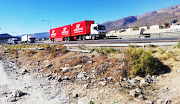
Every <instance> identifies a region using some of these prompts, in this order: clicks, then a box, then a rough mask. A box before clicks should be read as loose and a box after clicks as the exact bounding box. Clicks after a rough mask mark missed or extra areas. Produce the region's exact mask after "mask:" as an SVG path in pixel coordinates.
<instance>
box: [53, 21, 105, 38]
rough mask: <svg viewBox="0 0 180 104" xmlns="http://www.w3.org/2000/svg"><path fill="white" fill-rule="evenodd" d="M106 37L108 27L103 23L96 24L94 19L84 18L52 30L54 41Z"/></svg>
mask: <svg viewBox="0 0 180 104" xmlns="http://www.w3.org/2000/svg"><path fill="white" fill-rule="evenodd" d="M105 37H106V28H105V26H104V25H103V24H94V21H89V20H84V21H81V22H77V23H74V24H71V25H66V26H62V27H58V28H54V29H51V30H50V39H51V40H52V41H70V40H76V39H79V40H85V39H92V40H95V39H102V38H105Z"/></svg>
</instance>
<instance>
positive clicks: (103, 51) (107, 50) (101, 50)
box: [95, 47, 118, 55]
mask: <svg viewBox="0 0 180 104" xmlns="http://www.w3.org/2000/svg"><path fill="white" fill-rule="evenodd" d="M95 52H97V53H100V54H105V55H106V54H108V53H116V52H118V50H116V49H114V48H112V47H111V48H96V49H95Z"/></svg>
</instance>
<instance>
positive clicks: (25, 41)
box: [21, 35, 36, 43]
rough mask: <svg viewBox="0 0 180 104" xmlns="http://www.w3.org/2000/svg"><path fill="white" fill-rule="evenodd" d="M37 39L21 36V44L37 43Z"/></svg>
mask: <svg viewBox="0 0 180 104" xmlns="http://www.w3.org/2000/svg"><path fill="white" fill-rule="evenodd" d="M35 39H36V38H35V37H34V36H33V35H23V36H21V43H35Z"/></svg>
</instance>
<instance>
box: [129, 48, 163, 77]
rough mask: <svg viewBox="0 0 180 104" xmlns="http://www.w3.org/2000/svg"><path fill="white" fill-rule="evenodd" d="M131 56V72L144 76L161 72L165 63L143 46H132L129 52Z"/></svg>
mask: <svg viewBox="0 0 180 104" xmlns="http://www.w3.org/2000/svg"><path fill="white" fill-rule="evenodd" d="M127 53H128V54H127V55H129V57H130V64H131V65H132V67H131V74H133V75H136V76H141V77H144V76H146V75H148V74H149V75H154V74H155V75H156V74H159V72H160V70H161V68H162V66H163V64H162V63H161V62H160V61H159V60H158V59H157V58H154V57H153V56H152V55H151V54H150V53H148V52H146V51H145V50H143V49H142V48H139V49H135V48H130V49H129V50H128V52H127Z"/></svg>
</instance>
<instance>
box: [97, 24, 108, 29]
mask: <svg viewBox="0 0 180 104" xmlns="http://www.w3.org/2000/svg"><path fill="white" fill-rule="evenodd" d="M105 29H106V28H105V26H101V25H99V26H98V30H105Z"/></svg>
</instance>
